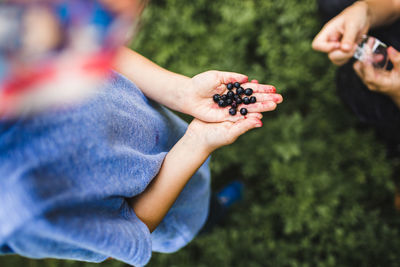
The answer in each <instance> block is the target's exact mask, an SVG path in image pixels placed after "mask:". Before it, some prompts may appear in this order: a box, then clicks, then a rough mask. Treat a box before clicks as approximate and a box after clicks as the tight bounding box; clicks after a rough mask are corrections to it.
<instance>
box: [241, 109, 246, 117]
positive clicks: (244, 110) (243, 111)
mask: <svg viewBox="0 0 400 267" xmlns="http://www.w3.org/2000/svg"><path fill="white" fill-rule="evenodd" d="M240 114H242V115H243V116H245V115H246V114H247V109H245V108H241V109H240Z"/></svg>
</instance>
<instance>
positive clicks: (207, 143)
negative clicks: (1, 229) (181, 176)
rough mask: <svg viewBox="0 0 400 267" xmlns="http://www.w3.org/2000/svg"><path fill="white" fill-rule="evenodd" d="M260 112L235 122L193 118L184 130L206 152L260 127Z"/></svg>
mask: <svg viewBox="0 0 400 267" xmlns="http://www.w3.org/2000/svg"><path fill="white" fill-rule="evenodd" d="M261 119H262V114H261V113H251V114H249V115H246V118H245V119H241V120H238V121H236V122H231V121H224V122H214V123H210V122H203V121H201V120H199V119H194V120H193V121H192V122H191V123H190V124H189V127H188V129H187V131H186V134H187V135H189V136H190V137H191V138H194V139H195V140H196V143H197V144H198V145H199V146H201V147H203V148H205V149H206V150H207V152H208V153H211V152H213V151H214V150H216V149H217V148H219V147H221V146H225V145H229V144H232V143H233V142H235V141H236V139H237V138H238V137H239V136H240V135H242V134H244V133H246V132H247V131H249V130H251V129H254V128H260V127H262V122H261Z"/></svg>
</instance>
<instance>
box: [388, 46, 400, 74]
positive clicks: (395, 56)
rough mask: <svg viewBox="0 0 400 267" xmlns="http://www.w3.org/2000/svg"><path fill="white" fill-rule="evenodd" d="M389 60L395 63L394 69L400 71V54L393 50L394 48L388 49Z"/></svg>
mask: <svg viewBox="0 0 400 267" xmlns="http://www.w3.org/2000/svg"><path fill="white" fill-rule="evenodd" d="M388 52H389V59H390V61H391V62H392V63H393V68H394V69H396V70H400V52H399V51H397V50H396V49H394V48H393V46H391V47H389V48H388Z"/></svg>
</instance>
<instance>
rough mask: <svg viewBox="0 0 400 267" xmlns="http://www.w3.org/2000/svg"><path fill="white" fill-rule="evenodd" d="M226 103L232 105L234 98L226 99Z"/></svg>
mask: <svg viewBox="0 0 400 267" xmlns="http://www.w3.org/2000/svg"><path fill="white" fill-rule="evenodd" d="M225 103H226V105H227V106H230V105H232V103H233V100H232V99H230V98H228V99H227V100H225Z"/></svg>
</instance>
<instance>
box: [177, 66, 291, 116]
mask: <svg viewBox="0 0 400 267" xmlns="http://www.w3.org/2000/svg"><path fill="white" fill-rule="evenodd" d="M234 82H239V83H240V84H241V86H242V87H243V88H245V89H246V88H251V89H253V96H255V97H256V98H257V102H256V103H254V104H250V105H246V108H247V110H248V112H249V115H250V114H252V113H260V112H266V111H272V110H274V109H275V108H276V106H277V104H278V103H281V102H282V101H283V98H282V96H281V95H280V94H277V93H276V89H275V87H274V86H271V85H264V84H258V82H253V81H252V82H248V77H247V76H245V75H242V74H238V73H232V72H221V71H207V72H204V73H201V74H198V75H196V76H194V77H193V78H192V79H190V80H189V81H188V83H187V84H185V86H184V88H183V96H182V99H183V100H182V105H183V107H182V111H183V112H184V113H186V114H189V115H191V116H193V117H195V118H197V119H200V120H203V121H206V122H222V121H237V120H240V119H243V116H242V115H240V112H238V113H237V115H235V116H231V115H229V112H228V111H229V108H230V107H225V108H221V107H219V106H218V104H216V103H215V102H214V101H213V99H212V97H213V95H215V94H220V95H222V94H225V93H226V92H227V91H228V90H227V88H226V85H227V84H228V83H234ZM242 106H243V105H239V107H238V110H240V108H241V107H242Z"/></svg>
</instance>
